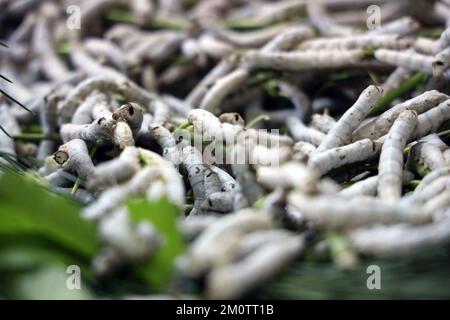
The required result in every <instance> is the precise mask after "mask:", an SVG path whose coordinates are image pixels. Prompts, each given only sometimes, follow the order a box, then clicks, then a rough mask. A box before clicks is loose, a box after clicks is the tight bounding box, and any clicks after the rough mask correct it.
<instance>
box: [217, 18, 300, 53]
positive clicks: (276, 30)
mask: <svg viewBox="0 0 450 320" xmlns="http://www.w3.org/2000/svg"><path fill="white" fill-rule="evenodd" d="M290 27H292V25H286V24H278V25H274V26H270V27H267V28H263V29H260V30H255V31H247V32H235V31H231V30H226V29H222V28H220V27H215V26H213V27H212V28H211V29H212V30H211V31H212V33H213V34H214V35H215V36H216V37H218V38H219V39H222V40H225V41H227V42H229V43H231V44H232V45H235V46H238V47H245V48H252V47H260V46H262V45H264V44H265V43H267V42H268V41H269V40H270V39H272V38H273V37H275V36H277V35H278V34H280V33H281V32H283V31H285V30H286V29H288V28H290Z"/></svg>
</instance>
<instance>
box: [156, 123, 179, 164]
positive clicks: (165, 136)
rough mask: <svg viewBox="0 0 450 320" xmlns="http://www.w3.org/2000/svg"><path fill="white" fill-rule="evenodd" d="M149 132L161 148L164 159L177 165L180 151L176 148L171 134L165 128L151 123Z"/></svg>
mask: <svg viewBox="0 0 450 320" xmlns="http://www.w3.org/2000/svg"><path fill="white" fill-rule="evenodd" d="M149 132H150V134H151V136H152V137H153V138H154V139H156V141H157V142H158V144H159V146H160V147H161V149H162V155H163V157H164V159H166V160H169V161H170V162H172V163H173V164H175V165H176V164H179V163H180V161H181V159H180V151H181V150H180V149H179V148H178V147H177V143H176V141H175V138H174V136H173V135H172V133H171V132H170V131H169V130H168V129H167V128H165V127H164V126H162V125H160V124H157V123H151V124H150V125H149Z"/></svg>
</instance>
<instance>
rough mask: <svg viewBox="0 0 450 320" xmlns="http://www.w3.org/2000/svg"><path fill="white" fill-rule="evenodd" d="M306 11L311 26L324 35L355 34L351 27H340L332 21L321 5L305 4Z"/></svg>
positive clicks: (315, 3)
mask: <svg viewBox="0 0 450 320" xmlns="http://www.w3.org/2000/svg"><path fill="white" fill-rule="evenodd" d="M306 11H307V13H308V17H309V19H310V20H311V22H312V24H313V25H314V26H315V27H316V28H317V29H319V30H320V32H321V33H322V34H324V35H328V36H350V35H352V34H355V33H356V31H355V29H353V28H352V27H348V26H344V25H340V24H338V23H337V22H336V21H334V20H333V18H332V17H331V16H330V15H329V14H328V12H327V8H326V7H325V5H324V4H323V3H318V2H307V4H306Z"/></svg>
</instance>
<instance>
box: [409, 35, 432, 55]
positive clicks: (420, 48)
mask: <svg viewBox="0 0 450 320" xmlns="http://www.w3.org/2000/svg"><path fill="white" fill-rule="evenodd" d="M437 45H438V41H437V40H433V39H429V38H423V37H418V38H417V39H416V41H414V50H416V51H417V52H420V53H423V54H426V55H432V54H433V53H434V52H435V51H436V47H437Z"/></svg>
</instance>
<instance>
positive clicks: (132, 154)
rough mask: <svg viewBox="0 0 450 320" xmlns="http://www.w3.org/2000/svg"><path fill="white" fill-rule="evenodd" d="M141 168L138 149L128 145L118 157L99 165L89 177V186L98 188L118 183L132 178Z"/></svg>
mask: <svg viewBox="0 0 450 320" xmlns="http://www.w3.org/2000/svg"><path fill="white" fill-rule="evenodd" d="M139 168H140V165H139V151H138V149H136V148H135V147H126V148H125V149H124V150H123V151H122V152H121V154H120V156H119V157H118V158H115V159H112V160H110V161H106V162H103V163H101V164H99V165H97V166H96V167H95V169H94V170H93V172H92V174H91V175H90V176H89V178H88V183H87V186H88V188H89V189H90V190H96V189H99V188H105V187H108V186H114V185H117V184H119V183H122V182H124V181H126V180H128V179H130V178H131V177H132V176H133V175H134V174H135V173H136V172H137V171H138V170H139Z"/></svg>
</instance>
